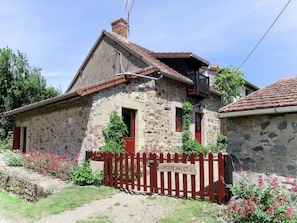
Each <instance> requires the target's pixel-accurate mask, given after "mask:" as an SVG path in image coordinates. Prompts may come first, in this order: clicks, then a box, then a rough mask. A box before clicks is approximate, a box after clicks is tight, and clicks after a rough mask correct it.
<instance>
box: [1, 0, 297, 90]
mask: <svg viewBox="0 0 297 223" xmlns="http://www.w3.org/2000/svg"><path fill="white" fill-rule="evenodd" d="M287 2H288V0H277V1H276V0H261V1H260V0H246V1H238V0H225V1H223V0H214V1H208V0H162V1H159V0H158V1H157V0H150V1H144V0H135V2H134V5H133V8H132V11H131V14H130V35H129V40H130V41H132V42H134V43H136V44H139V45H141V46H143V47H146V48H148V49H150V50H153V51H157V52H193V53H194V54H196V55H198V56H200V57H202V58H204V59H206V60H208V61H209V62H210V63H211V64H218V65H219V67H225V66H229V65H231V64H232V65H236V66H239V65H240V64H241V63H242V62H243V61H244V59H245V58H246V57H247V56H248V54H249V53H250V52H251V50H252V49H253V48H254V47H255V45H256V44H257V43H258V41H259V40H260V39H261V38H262V36H263V35H264V33H265V32H266V31H267V29H268V28H269V27H270V25H271V24H272V22H273V21H274V20H275V18H276V17H277V16H278V15H279V13H280V12H281V10H282V9H283V8H284V6H285V5H286V3H287ZM296 12H297V1H296V0H292V1H291V2H290V4H289V5H288V7H287V8H286V10H285V11H284V12H283V14H282V15H281V16H280V18H279V19H278V21H277V22H276V23H275V25H274V26H273V27H272V29H271V30H270V32H269V33H268V34H267V36H266V37H265V38H264V40H263V41H262V43H261V44H260V45H259V46H258V48H257V49H256V50H255V51H254V53H253V54H252V55H251V57H250V58H249V59H248V60H247V61H246V63H245V64H244V65H243V66H242V67H241V71H243V72H244V73H245V79H246V80H247V81H249V82H251V83H253V84H254V85H256V86H258V87H260V88H262V87H265V86H267V85H269V84H271V83H274V82H276V81H277V80H279V79H280V78H281V77H291V76H295V75H297V13H296ZM120 17H122V18H124V19H126V18H127V12H126V11H125V10H124V1H123V0H109V1H103V0H84V1H78V0H51V1H48V0H28V1H24V0H9V1H7V0H0V27H1V35H0V48H4V47H6V46H8V47H9V48H11V49H13V50H14V51H16V50H19V51H20V52H22V53H24V54H26V55H27V58H28V60H29V63H30V65H31V66H36V67H41V68H42V75H43V76H45V78H46V79H47V83H48V85H51V86H53V87H56V88H61V89H62V91H63V92H64V91H65V90H66V88H67V86H68V85H69V83H70V82H71V80H72V78H73V77H74V75H75V73H76V72H77V70H78V68H79V67H80V65H81V63H82V61H83V60H84V59H85V57H86V55H87V54H88V52H89V50H90V49H91V47H92V46H93V44H94V43H95V41H96V39H97V38H98V36H99V35H100V33H101V31H102V30H103V29H105V30H107V31H110V30H111V27H110V23H111V22H112V21H114V20H115V19H117V18H120Z"/></svg>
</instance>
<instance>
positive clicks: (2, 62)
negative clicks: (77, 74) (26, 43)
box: [0, 47, 61, 141]
mask: <svg viewBox="0 0 297 223" xmlns="http://www.w3.org/2000/svg"><path fill="white" fill-rule="evenodd" d="M0 86H1V88H0V113H1V112H5V111H9V110H12V109H15V108H18V107H22V106H24V105H28V104H31V103H33V102H37V101H41V100H43V99H47V98H50V97H54V96H57V95H59V94H60V93H61V92H60V90H57V89H55V88H53V87H47V86H46V80H45V78H44V77H43V76H41V68H37V67H31V66H30V65H29V63H28V60H27V58H26V55H25V54H23V53H20V52H19V51H17V53H14V52H13V51H12V50H11V49H9V48H8V47H7V48H3V49H0ZM13 122H14V119H13V117H7V118H1V119H0V141H3V140H4V139H6V138H7V136H8V135H9V132H10V131H11V130H12V126H13Z"/></svg>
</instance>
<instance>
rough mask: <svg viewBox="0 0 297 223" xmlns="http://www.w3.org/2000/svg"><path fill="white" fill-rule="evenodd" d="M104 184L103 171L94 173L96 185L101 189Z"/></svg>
mask: <svg viewBox="0 0 297 223" xmlns="http://www.w3.org/2000/svg"><path fill="white" fill-rule="evenodd" d="M103 183H104V172H103V170H101V171H99V172H95V173H94V185H95V186H97V187H99V186H101V185H103Z"/></svg>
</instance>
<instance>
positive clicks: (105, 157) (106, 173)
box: [103, 152, 109, 186]
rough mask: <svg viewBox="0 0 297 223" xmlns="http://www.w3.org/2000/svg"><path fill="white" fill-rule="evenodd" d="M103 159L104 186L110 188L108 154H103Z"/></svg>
mask: <svg viewBox="0 0 297 223" xmlns="http://www.w3.org/2000/svg"><path fill="white" fill-rule="evenodd" d="M103 159H104V185H105V186H109V176H108V173H109V171H108V166H109V165H108V163H109V160H108V154H107V152H104V153H103Z"/></svg>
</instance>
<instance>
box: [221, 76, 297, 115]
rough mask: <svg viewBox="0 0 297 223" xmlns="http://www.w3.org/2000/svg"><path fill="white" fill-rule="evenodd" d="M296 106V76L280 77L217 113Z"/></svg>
mask: <svg viewBox="0 0 297 223" xmlns="http://www.w3.org/2000/svg"><path fill="white" fill-rule="evenodd" d="M291 106H297V76H295V77H291V78H281V79H280V80H279V81H277V82H276V83H274V84H271V85H269V86H267V87H265V88H262V89H260V90H258V91H255V92H254V93H252V94H250V95H248V96H246V97H245V98H243V99H240V100H239V101H237V102H234V103H232V104H230V105H227V106H225V107H223V108H221V109H220V110H219V113H228V112H241V111H249V110H260V109H270V108H284V107H291Z"/></svg>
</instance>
